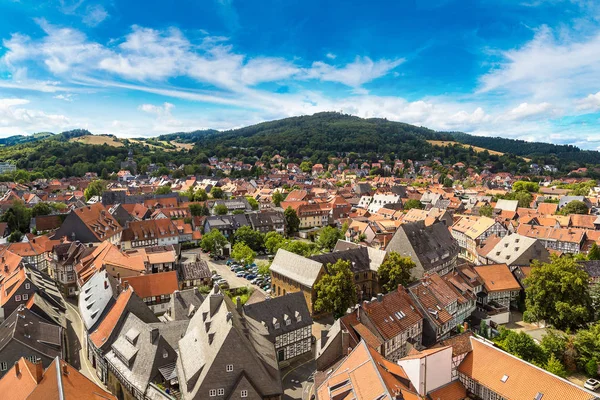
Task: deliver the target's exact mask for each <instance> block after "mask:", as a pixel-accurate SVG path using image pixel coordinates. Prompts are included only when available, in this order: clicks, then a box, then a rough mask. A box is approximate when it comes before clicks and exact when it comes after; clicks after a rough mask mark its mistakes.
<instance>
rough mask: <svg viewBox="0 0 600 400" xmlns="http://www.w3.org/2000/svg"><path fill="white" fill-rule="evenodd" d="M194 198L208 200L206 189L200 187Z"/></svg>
mask: <svg viewBox="0 0 600 400" xmlns="http://www.w3.org/2000/svg"><path fill="white" fill-rule="evenodd" d="M194 200H195V201H206V200H208V195H207V194H206V190H204V189H198V190H196V192H195V193H194Z"/></svg>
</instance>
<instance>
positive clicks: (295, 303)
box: [244, 292, 313, 340]
mask: <svg viewBox="0 0 600 400" xmlns="http://www.w3.org/2000/svg"><path fill="white" fill-rule="evenodd" d="M244 314H245V315H246V317H248V318H251V319H253V320H255V321H257V322H259V323H262V324H263V325H264V326H265V327H266V328H267V330H268V331H269V335H270V336H271V338H272V339H273V340H274V339H275V337H277V336H280V335H282V334H284V333H288V332H291V331H295V330H297V329H301V328H304V327H306V326H310V325H312V323H313V320H312V317H311V316H310V311H309V310H308V306H307V305H306V300H305V299H304V295H303V294H302V292H294V293H290V294H286V295H285V296H279V297H275V298H272V299H267V300H265V301H262V302H259V303H253V304H246V305H244ZM298 317H300V321H298ZM287 320H289V321H290V324H289V325H288V324H287V323H286V321H287ZM275 322H277V323H278V324H279V328H275V326H274V323H275Z"/></svg>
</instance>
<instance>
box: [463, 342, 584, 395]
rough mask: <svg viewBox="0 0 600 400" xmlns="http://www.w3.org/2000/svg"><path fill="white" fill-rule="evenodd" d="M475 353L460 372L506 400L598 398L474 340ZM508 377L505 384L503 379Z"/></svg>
mask: <svg viewBox="0 0 600 400" xmlns="http://www.w3.org/2000/svg"><path fill="white" fill-rule="evenodd" d="M471 346H472V348H473V350H472V351H471V352H470V353H469V354H467V356H466V357H465V359H464V360H463V361H462V362H461V364H460V365H459V367H458V371H459V372H460V373H462V374H465V375H467V376H469V377H470V378H472V379H474V380H475V381H477V382H479V383H480V384H482V385H484V386H486V387H487V388H489V389H490V390H493V391H494V392H496V393H498V394H499V395H500V396H502V397H504V398H506V399H535V398H536V396H537V395H538V394H543V400H565V399H569V400H591V399H594V398H595V396H594V395H593V394H592V393H590V392H588V391H586V390H584V389H582V388H579V387H578V386H576V385H575V384H573V383H571V382H569V381H567V380H566V379H562V378H559V377H557V376H556V375H552V374H551V373H549V372H547V371H544V370H543V369H541V368H538V367H536V366H534V365H532V364H530V363H528V362H525V361H523V360H521V359H519V358H517V357H515V356H513V355H511V354H508V353H506V352H504V351H502V350H500V349H498V348H495V347H494V346H493V345H492V344H488V343H486V342H484V341H483V340H481V339H478V338H475V337H471ZM504 376H507V377H508V378H507V379H506V380H505V382H503V379H502V378H503V377H504Z"/></svg>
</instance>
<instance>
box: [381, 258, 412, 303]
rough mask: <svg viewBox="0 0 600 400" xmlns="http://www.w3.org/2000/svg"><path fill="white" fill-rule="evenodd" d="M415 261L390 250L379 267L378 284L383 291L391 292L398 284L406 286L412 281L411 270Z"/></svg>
mask: <svg viewBox="0 0 600 400" xmlns="http://www.w3.org/2000/svg"><path fill="white" fill-rule="evenodd" d="M415 266H416V265H415V263H414V262H413V260H411V258H410V257H403V256H401V255H400V254H399V253H396V252H395V251H392V252H390V253H389V254H388V255H387V257H386V259H385V261H384V262H383V263H382V264H381V266H380V267H379V270H378V271H377V275H378V276H379V285H380V286H381V287H382V288H383V290H384V291H385V293H389V292H393V291H394V290H396V289H397V288H398V285H402V286H407V285H408V284H409V283H411V282H412V280H413V279H412V270H413V268H414V267H415Z"/></svg>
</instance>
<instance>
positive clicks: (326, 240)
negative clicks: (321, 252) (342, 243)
mask: <svg viewBox="0 0 600 400" xmlns="http://www.w3.org/2000/svg"><path fill="white" fill-rule="evenodd" d="M342 236H343V235H342V231H340V230H339V229H338V228H334V227H332V226H325V227H323V228H321V230H320V231H319V239H318V240H317V243H318V245H319V246H320V247H321V248H322V249H327V250H329V251H332V250H333V248H334V247H335V245H336V243H337V241H338V240H339V239H341V238H342Z"/></svg>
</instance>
